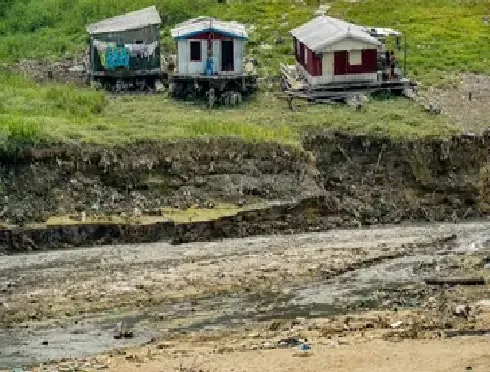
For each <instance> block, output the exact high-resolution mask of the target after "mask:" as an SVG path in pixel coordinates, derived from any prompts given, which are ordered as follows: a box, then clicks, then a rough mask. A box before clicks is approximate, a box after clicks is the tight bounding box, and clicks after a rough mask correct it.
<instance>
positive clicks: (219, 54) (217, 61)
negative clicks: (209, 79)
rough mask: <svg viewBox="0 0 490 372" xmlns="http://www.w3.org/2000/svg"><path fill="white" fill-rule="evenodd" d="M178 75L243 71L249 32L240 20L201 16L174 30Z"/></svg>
mask: <svg viewBox="0 0 490 372" xmlns="http://www.w3.org/2000/svg"><path fill="white" fill-rule="evenodd" d="M171 34H172V37H173V38H174V40H175V41H176V42H177V54H178V60H177V73H178V74H179V75H183V76H185V75H189V76H191V75H203V74H208V75H221V74H232V75H233V74H241V73H242V72H243V56H244V48H245V44H246V42H247V40H248V34H247V32H246V30H245V27H244V26H243V25H241V24H239V23H237V22H224V21H220V20H217V19H214V18H209V17H199V18H195V19H191V20H188V21H186V22H184V23H181V24H178V25H177V26H176V27H175V28H174V29H172V30H171Z"/></svg>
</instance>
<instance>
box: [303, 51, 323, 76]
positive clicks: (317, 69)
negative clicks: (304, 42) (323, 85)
mask: <svg viewBox="0 0 490 372" xmlns="http://www.w3.org/2000/svg"><path fill="white" fill-rule="evenodd" d="M307 50H308V61H307V62H308V66H307V68H306V70H307V71H308V72H309V73H310V75H311V76H322V59H321V57H317V56H316V55H315V53H313V51H312V50H310V49H307Z"/></svg>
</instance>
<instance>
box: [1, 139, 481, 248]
mask: <svg viewBox="0 0 490 372" xmlns="http://www.w3.org/2000/svg"><path fill="white" fill-rule="evenodd" d="M489 139H490V132H488V131H487V132H486V134H483V135H479V136H477V135H461V136H457V137H452V138H448V139H418V140H412V141H396V140H392V139H388V138H379V137H373V136H360V135H359V136H356V135H344V134H341V133H335V132H327V133H319V134H311V135H308V136H305V137H304V138H303V141H302V147H301V149H300V148H297V147H291V146H285V145H277V144H267V143H265V144H250V143H244V142H242V141H239V140H230V139H215V140H208V141H204V140H202V141H179V142H175V143H159V142H154V143H139V144H132V145H125V146H121V147H114V148H109V149H108V148H103V147H97V146H80V147H76V146H72V145H70V146H68V145H63V146H61V145H60V146H58V147H53V146H51V147H48V148H38V149H30V150H27V151H24V152H20V153H15V154H12V153H9V154H5V153H4V154H3V155H2V157H1V159H0V161H1V168H0V172H1V183H0V186H1V187H0V193H1V194H2V195H0V200H1V203H2V205H1V206H0V218H1V220H2V221H3V223H4V226H5V229H3V230H0V250H3V251H5V252H19V251H28V250H44V249H52V248H56V247H69V246H87V245H101V244H111V243H128V242H132V243H137V242H152V241H173V242H174V243H180V242H189V241H200V240H212V239H218V238H233V237H242V236H249V235H258V234H268V233H275V232H304V231H319V230H328V229H331V228H338V227H352V228H358V227H360V226H368V225H369V226H370V225H378V224H397V223H400V222H402V221H412V222H416V221H417V222H422V221H423V222H430V221H452V222H455V221H460V220H465V219H472V218H481V217H485V216H487V215H488V213H489V211H490V186H489V185H490V181H489V179H490V160H489V159H490V155H489V154H490V152H489V147H490V141H489ZM222 205H226V206H227V208H228V211H229V213H226V215H219V214H216V213H208V212H209V211H208V212H206V209H213V208H217V209H219V207H220V206H222ZM196 206H197V208H198V209H200V212H199V213H197V217H196V218H194V219H193V216H192V215H190V216H187V215H186V211H187V210H189V207H194V208H195V207H196ZM176 211H178V212H179V211H180V212H179V213H181V215H180V216H181V217H182V216H186V217H188V218H184V219H183V218H177V219H175V218H174V219H172V216H175V213H176ZM177 214H178V213H177ZM197 222H199V223H197ZM19 227H20V228H19Z"/></svg>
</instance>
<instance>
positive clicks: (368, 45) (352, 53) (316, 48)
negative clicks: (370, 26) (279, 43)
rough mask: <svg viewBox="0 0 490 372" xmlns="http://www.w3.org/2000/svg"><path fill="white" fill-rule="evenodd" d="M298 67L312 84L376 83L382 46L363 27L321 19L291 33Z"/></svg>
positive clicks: (330, 19)
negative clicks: (379, 52) (379, 53)
mask: <svg viewBox="0 0 490 372" xmlns="http://www.w3.org/2000/svg"><path fill="white" fill-rule="evenodd" d="M290 33H291V35H292V36H293V42H294V50H295V55H296V66H297V69H298V71H299V73H300V74H301V75H302V76H303V77H304V78H305V79H306V80H307V81H308V83H310V84H312V85H317V84H330V83H347V82H361V81H362V82H377V81H378V71H377V70H378V64H377V60H378V51H380V50H381V48H382V43H381V42H380V41H379V40H378V39H376V38H374V37H373V36H371V35H370V34H369V33H367V32H365V31H364V29H363V28H362V27H360V26H357V25H354V24H352V23H348V22H345V21H343V20H340V19H337V18H333V17H329V16H320V17H317V18H314V19H312V20H311V21H310V22H308V23H306V24H304V25H302V26H300V27H298V28H295V29H294V30H292V31H291V32H290Z"/></svg>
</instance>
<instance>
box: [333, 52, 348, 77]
mask: <svg viewBox="0 0 490 372" xmlns="http://www.w3.org/2000/svg"><path fill="white" fill-rule="evenodd" d="M347 64H348V60H347V52H346V51H340V52H335V53H334V60H333V73H334V75H345V74H347V70H348V66H347Z"/></svg>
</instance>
